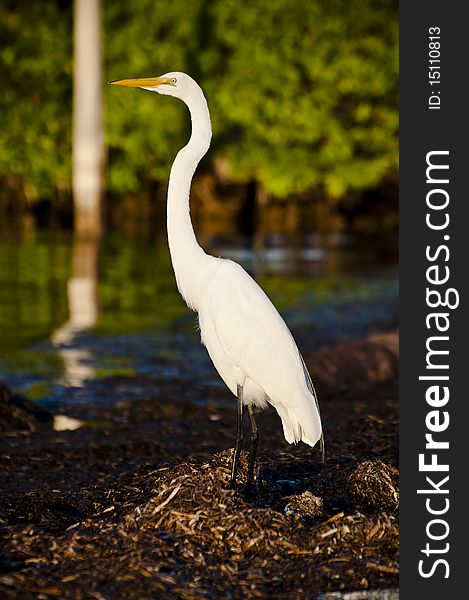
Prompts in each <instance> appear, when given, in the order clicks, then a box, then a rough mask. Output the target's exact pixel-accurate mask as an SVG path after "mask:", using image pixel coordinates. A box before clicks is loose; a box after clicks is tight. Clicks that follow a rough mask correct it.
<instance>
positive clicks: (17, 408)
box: [0, 382, 52, 432]
mask: <svg viewBox="0 0 469 600" xmlns="http://www.w3.org/2000/svg"><path fill="white" fill-rule="evenodd" d="M49 421H52V415H51V414H49V413H48V412H47V411H46V410H44V409H43V408H40V407H39V406H37V405H36V404H35V403H34V402H32V401H31V400H28V398H25V397H24V396H21V395H20V394H15V393H14V392H13V391H12V390H11V389H10V388H9V387H8V386H7V385H5V384H4V383H3V382H0V431H2V432H5V431H17V430H20V431H29V432H33V431H37V429H38V427H39V426H40V424H41V423H47V422H49Z"/></svg>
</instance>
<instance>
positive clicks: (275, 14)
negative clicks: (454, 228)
mask: <svg viewBox="0 0 469 600" xmlns="http://www.w3.org/2000/svg"><path fill="white" fill-rule="evenodd" d="M397 9H398V7H397V2H395V1H394V0H380V1H379V2H376V1H373V0H353V1H351V2H350V1H346V0H328V1H325V0H309V2H304V1H303V0H255V1H253V2H239V1H238V0H191V1H190V2H188V1H187V0H159V1H157V2H155V1H154V0H134V1H133V2H131V3H129V2H103V3H102V33H103V35H102V44H103V56H104V69H103V71H104V79H105V81H103V86H104V88H105V122H106V148H107V167H106V181H105V187H106V190H107V192H108V208H107V212H108V213H110V214H111V216H112V212H113V210H114V208H116V210H117V208H118V207H119V206H120V207H121V206H122V204H123V203H125V204H126V206H127V209H126V210H128V206H129V204H130V205H135V203H137V201H136V200H135V198H137V197H142V196H145V197H147V196H150V197H151V198H153V201H155V202H158V203H160V204H161V203H163V204H164V186H165V185H166V181H167V179H168V174H169V168H170V165H171V162H172V160H173V158H174V156H175V154H176V152H177V150H178V149H179V148H180V147H181V146H182V145H184V143H185V141H186V140H187V137H188V129H189V120H188V117H187V115H186V108H185V107H184V106H183V105H182V103H180V102H176V101H174V100H172V99H167V98H161V97H156V96H155V94H151V93H148V92H143V91H136V90H122V89H116V88H112V87H111V86H107V85H106V81H108V80H113V79H118V78H127V77H137V76H150V75H159V74H162V73H164V72H166V71H170V70H182V71H186V72H188V73H190V74H191V75H192V76H193V77H194V78H195V79H197V81H198V82H199V83H200V84H201V86H202V87H203V89H204V91H205V93H206V96H207V99H208V102H209V106H210V109H211V113H212V123H213V129H214V136H213V143H212V148H211V150H210V153H209V155H208V156H207V157H206V158H205V159H204V161H203V163H202V164H201V167H200V169H199V173H198V177H197V178H196V180H195V183H194V186H195V187H194V202H195V203H197V201H198V199H200V198H202V200H204V201H206V202H208V203H210V202H211V201H212V195H213V196H215V197H217V198H219V197H220V196H227V195H228V196H229V195H231V196H233V197H237V198H241V199H242V198H244V197H245V196H246V194H248V195H249V193H251V192H252V189H253V186H254V190H255V198H256V201H257V202H258V203H260V204H266V203H270V202H274V203H275V202H276V201H295V202H301V203H305V204H306V205H308V204H309V205H312V204H315V205H316V207H317V206H320V205H323V206H327V207H328V208H327V210H328V211H329V212H332V213H335V214H336V215H339V217H340V218H339V223H338V225H337V219H336V221H335V223H336V226H337V227H338V228H340V227H342V228H343V227H344V222H346V221H347V218H348V217H349V216H353V215H354V211H356V210H359V211H360V212H361V213H363V214H366V213H373V211H374V210H375V208H376V205H378V204H379V205H380V209H379V214H380V216H381V217H382V216H383V214H384V215H388V217H389V215H390V214H392V215H393V216H392V217H389V218H388V221H389V223H388V225H390V226H391V227H394V226H395V225H396V217H395V213H396V208H397V169H398V162H397V161H398V154H397V151H398V98H397V93H398V14H397ZM0 39H1V50H0V77H1V87H2V91H1V94H0V127H1V131H2V135H1V136H0V205H1V206H2V208H3V209H5V207H7V208H8V209H9V210H10V211H11V209H12V208H17V207H23V208H24V207H26V208H28V207H33V208H34V206H38V205H39V204H40V203H41V202H42V203H44V204H47V205H48V206H49V207H52V209H53V210H56V211H58V212H64V213H67V211H69V212H71V208H70V207H71V127H72V75H73V2H70V1H65V0H62V1H54V0H47V1H46V2H40V3H39V2H33V3H31V2H28V1H25V0H15V1H14V2H8V1H6V2H2V4H1V6H0ZM249 186H251V187H249ZM249 190H251V192H250V191H249ZM212 192H213V194H212ZM213 202H216V201H215V200H213ZM137 205H138V203H137ZM383 207H384V208H383ZM136 210H140V209H138V207H137V209H136ZM344 215H345V216H344ZM381 220H382V219H381ZM365 221H366V218H365V220H364V222H365ZM385 221H386V219H385ZM385 224H386V223H385ZM337 227H336V228H337ZM370 227H376V223H374V224H371V225H370ZM332 228H334V226H332Z"/></svg>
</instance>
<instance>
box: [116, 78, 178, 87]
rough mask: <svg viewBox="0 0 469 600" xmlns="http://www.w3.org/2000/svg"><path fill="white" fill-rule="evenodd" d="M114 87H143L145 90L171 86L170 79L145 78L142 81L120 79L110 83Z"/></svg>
mask: <svg viewBox="0 0 469 600" xmlns="http://www.w3.org/2000/svg"><path fill="white" fill-rule="evenodd" d="M109 83H111V84H112V85H126V86H128V87H143V88H155V87H158V86H159V85H162V84H163V83H166V84H169V85H172V84H171V79H170V78H169V77H143V78H140V79H118V80H117V81H110V82H109Z"/></svg>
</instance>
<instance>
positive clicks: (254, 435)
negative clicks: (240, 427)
mask: <svg viewBox="0 0 469 600" xmlns="http://www.w3.org/2000/svg"><path fill="white" fill-rule="evenodd" d="M248 416H249V422H250V423H251V448H250V451H249V464H248V479H247V482H246V489H247V490H248V491H249V489H250V488H251V486H252V482H253V479H254V465H255V463H256V454H257V446H258V444H259V431H258V429H257V424H256V420H255V418H254V410H253V408H252V405H251V404H249V405H248Z"/></svg>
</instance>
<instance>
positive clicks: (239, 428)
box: [230, 385, 243, 489]
mask: <svg viewBox="0 0 469 600" xmlns="http://www.w3.org/2000/svg"><path fill="white" fill-rule="evenodd" d="M237 391H238V394H237V395H238V417H237V420H236V445H235V449H234V452H233V462H232V464H231V480H230V488H231V489H233V488H234V487H235V486H236V473H237V471H238V465H239V455H240V454H241V447H242V445H243V387H242V386H241V385H238V389H237Z"/></svg>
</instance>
